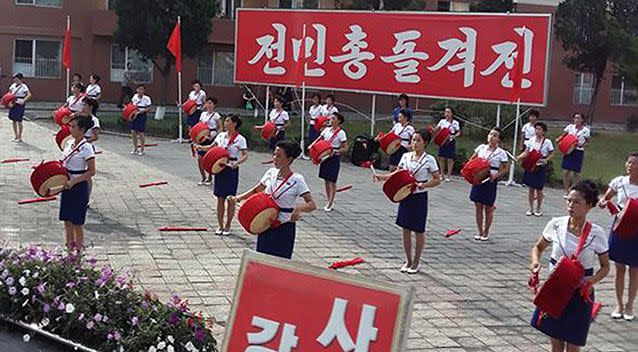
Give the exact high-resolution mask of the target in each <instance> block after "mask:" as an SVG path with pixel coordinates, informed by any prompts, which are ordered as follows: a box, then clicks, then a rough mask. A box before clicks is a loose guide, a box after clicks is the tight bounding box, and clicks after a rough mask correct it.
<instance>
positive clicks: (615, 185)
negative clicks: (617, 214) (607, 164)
mask: <svg viewBox="0 0 638 352" xmlns="http://www.w3.org/2000/svg"><path fill="white" fill-rule="evenodd" d="M622 179H623V176H618V177H616V178H614V179H613V180H611V182H609V188H611V189H613V190H614V192H616V193H618V190H619V189H620V188H622Z"/></svg>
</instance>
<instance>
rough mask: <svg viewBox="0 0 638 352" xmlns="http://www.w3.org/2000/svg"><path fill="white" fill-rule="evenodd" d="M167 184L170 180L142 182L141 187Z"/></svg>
mask: <svg viewBox="0 0 638 352" xmlns="http://www.w3.org/2000/svg"><path fill="white" fill-rule="evenodd" d="M167 184H168V181H157V182H151V183H144V184H141V185H140V186H139V187H140V188H146V187H151V186H161V185H167Z"/></svg>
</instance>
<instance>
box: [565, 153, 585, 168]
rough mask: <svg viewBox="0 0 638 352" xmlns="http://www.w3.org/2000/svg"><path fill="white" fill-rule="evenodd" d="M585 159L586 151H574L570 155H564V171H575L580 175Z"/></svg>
mask: <svg viewBox="0 0 638 352" xmlns="http://www.w3.org/2000/svg"><path fill="white" fill-rule="evenodd" d="M584 158H585V151H583V150H578V149H574V151H573V152H571V153H570V154H568V155H563V163H562V165H561V166H562V168H563V170H567V171H574V172H578V173H580V170H581V169H582V168H583V159H584Z"/></svg>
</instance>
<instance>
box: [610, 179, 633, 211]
mask: <svg viewBox="0 0 638 352" xmlns="http://www.w3.org/2000/svg"><path fill="white" fill-rule="evenodd" d="M609 188H611V189H613V190H614V191H615V192H616V193H617V195H618V204H620V206H625V204H627V201H628V200H629V199H634V198H638V185H633V184H631V183H630V182H629V176H618V177H616V178H615V179H613V180H611V182H610V183H609Z"/></svg>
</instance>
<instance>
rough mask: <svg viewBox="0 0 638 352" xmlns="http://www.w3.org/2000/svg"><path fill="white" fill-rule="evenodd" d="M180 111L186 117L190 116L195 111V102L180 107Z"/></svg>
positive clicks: (191, 101)
mask: <svg viewBox="0 0 638 352" xmlns="http://www.w3.org/2000/svg"><path fill="white" fill-rule="evenodd" d="M182 110H184V113H186V115H187V116H191V115H192V114H194V113H195V111H197V102H196V101H195V100H189V101H187V102H185V103H184V105H182Z"/></svg>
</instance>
